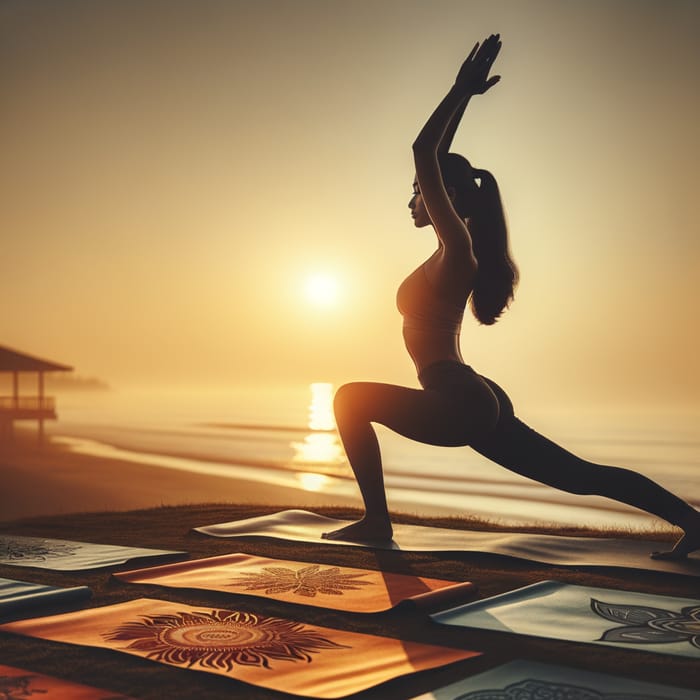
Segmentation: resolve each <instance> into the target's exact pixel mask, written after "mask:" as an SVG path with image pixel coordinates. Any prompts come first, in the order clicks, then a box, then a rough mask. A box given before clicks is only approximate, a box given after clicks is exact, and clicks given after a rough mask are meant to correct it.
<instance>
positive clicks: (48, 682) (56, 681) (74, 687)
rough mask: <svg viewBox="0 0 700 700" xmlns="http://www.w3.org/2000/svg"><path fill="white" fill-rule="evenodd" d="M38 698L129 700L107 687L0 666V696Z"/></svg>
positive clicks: (11, 699)
mask: <svg viewBox="0 0 700 700" xmlns="http://www.w3.org/2000/svg"><path fill="white" fill-rule="evenodd" d="M35 696H36V697H37V698H39V697H41V699H42V700H133V698H130V697H128V696H127V695H116V694H114V693H110V692H109V691H107V690H100V689H99V688H91V687H90V686H88V685H80V684H79V683H71V682H70V681H63V680H61V679H60V678H53V677H52V676H45V675H44V674H43V673H34V672H33V671H25V670H24V669H22V668H14V667H13V666H2V665H0V698H1V699H2V700H20V698H28V697H35Z"/></svg>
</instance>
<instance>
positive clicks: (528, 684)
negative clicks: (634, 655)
mask: <svg viewBox="0 0 700 700" xmlns="http://www.w3.org/2000/svg"><path fill="white" fill-rule="evenodd" d="M454 700H664V699H663V698H661V697H658V696H655V695H639V694H638V693H619V692H616V693H612V694H608V693H601V692H600V691H599V690H595V689H593V688H584V687H583V686H579V685H569V684H568V683H553V682H550V681H541V680H532V679H528V680H523V681H518V682H517V683H513V684H512V685H509V686H508V687H507V688H504V689H503V690H496V689H494V690H475V691H473V692H471V693H466V694H464V695H458V696H457V697H456V698H455V699H454Z"/></svg>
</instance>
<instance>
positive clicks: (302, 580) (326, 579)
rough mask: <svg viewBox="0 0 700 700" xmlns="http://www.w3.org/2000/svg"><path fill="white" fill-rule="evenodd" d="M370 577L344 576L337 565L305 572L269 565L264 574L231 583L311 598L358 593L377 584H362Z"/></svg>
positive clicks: (249, 589) (245, 577)
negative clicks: (361, 578)
mask: <svg viewBox="0 0 700 700" xmlns="http://www.w3.org/2000/svg"><path fill="white" fill-rule="evenodd" d="M362 576H367V574H343V573H341V570H340V568H338V567H337V566H333V567H330V568H327V569H322V568H321V567H320V566H318V565H314V566H305V567H304V568H302V569H297V570H294V569H288V568H285V567H281V566H265V567H263V568H262V571H261V572H260V573H249V574H244V575H242V576H240V577H239V578H236V579H233V580H232V581H230V585H231V586H242V587H244V588H245V589H246V590H248V591H260V590H263V589H264V591H265V593H266V594H267V595H274V594H278V593H293V594H295V595H299V596H305V597H307V598H313V597H315V596H316V595H318V594H319V593H320V594H325V595H343V593H344V592H345V591H356V590H359V589H360V588H361V587H362V586H371V585H373V584H372V582H371V581H358V580H357V579H359V578H360V577H362Z"/></svg>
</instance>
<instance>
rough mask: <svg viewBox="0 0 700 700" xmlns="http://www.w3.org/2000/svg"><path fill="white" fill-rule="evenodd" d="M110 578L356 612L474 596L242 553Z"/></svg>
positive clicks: (431, 605) (379, 574) (399, 578)
mask: <svg viewBox="0 0 700 700" xmlns="http://www.w3.org/2000/svg"><path fill="white" fill-rule="evenodd" d="M114 577H115V578H117V579H119V580H121V581H126V582H129V583H148V584H156V585H159V586H171V587H175V588H203V589H206V590H214V591H222V592H224V593H237V594H244V595H257V596H265V597H268V598H274V599H275V600H281V601H284V602H287V603H301V604H303V605H314V606H317V607H323V608H332V609H334V610H344V611H348V612H360V613H373V612H381V611H383V610H389V609H391V608H393V607H395V606H396V605H399V604H401V603H403V604H409V603H411V604H414V605H416V606H418V607H421V608H425V609H428V610H439V609H444V608H447V607H454V606H455V605H458V604H460V603H464V602H466V601H468V600H473V599H474V598H475V597H476V587H475V586H474V585H473V584H472V583H468V582H465V583H454V582H453V581H444V580H441V579H433V578H421V577H418V576H407V575H404V574H392V573H389V572H384V571H371V570H368V569H353V568H349V567H340V566H326V565H321V564H309V563H304V562H298V561H286V560H283V559H268V558H265V557H256V556H252V555H248V554H228V555H225V556H219V557H210V558H207V559H198V560H194V561H186V562H181V563H178V564H166V565H165V566H158V567H153V568H150V569H141V570H139V571H127V572H123V573H118V574H114Z"/></svg>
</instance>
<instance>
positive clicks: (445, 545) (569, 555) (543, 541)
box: [195, 510, 700, 578]
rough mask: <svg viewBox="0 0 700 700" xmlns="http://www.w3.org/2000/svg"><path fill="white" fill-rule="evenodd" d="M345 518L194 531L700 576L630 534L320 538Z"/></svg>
mask: <svg viewBox="0 0 700 700" xmlns="http://www.w3.org/2000/svg"><path fill="white" fill-rule="evenodd" d="M349 522H350V521H348V520H335V519H334V518H327V517H325V516H323V515H318V514H317V513H312V512H310V511H307V510H283V511H280V512H278V513H272V514H271V515H264V516H260V517H257V518H246V519H245V520H235V521H233V522H230V523H220V524H218V525H207V526H204V527H197V528H195V532H199V533H201V534H203V535H209V536H211V537H272V538H276V539H282V540H293V541H297V542H318V543H321V544H325V545H328V544H334V545H339V546H351V547H362V546H365V547H371V548H374V549H402V550H405V551H407V552H479V553H482V554H497V555H500V556H504V557H509V558H511V559H522V560H525V561H535V562H540V563H543V564H553V565H555V566H574V567H577V568H581V567H590V568H598V567H606V568H616V569H619V568H623V569H635V570H637V571H665V572H669V573H674V574H682V575H684V576H696V577H698V578H700V552H696V553H694V554H692V555H691V556H690V557H689V558H688V559H687V560H685V561H680V562H677V561H664V560H661V559H651V558H650V557H649V554H650V553H651V552H653V551H655V550H657V549H659V548H660V547H661V546H662V545H660V544H659V543H658V542H644V541H640V540H632V539H626V540H619V539H612V538H598V537H559V536H556V535H531V534H516V533H507V532H505V533H504V532H472V531H469V530H451V529H448V528H438V527H426V526H424V525H402V524H400V523H399V524H397V525H395V526H394V539H393V541H392V542H387V543H386V544H381V543H379V544H378V543H367V544H364V545H363V544H359V543H356V542H340V541H338V540H333V541H331V540H324V539H323V538H322V537H321V535H323V533H324V532H328V531H329V530H336V529H338V528H339V527H342V526H343V525H347V524H348V523H349Z"/></svg>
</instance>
